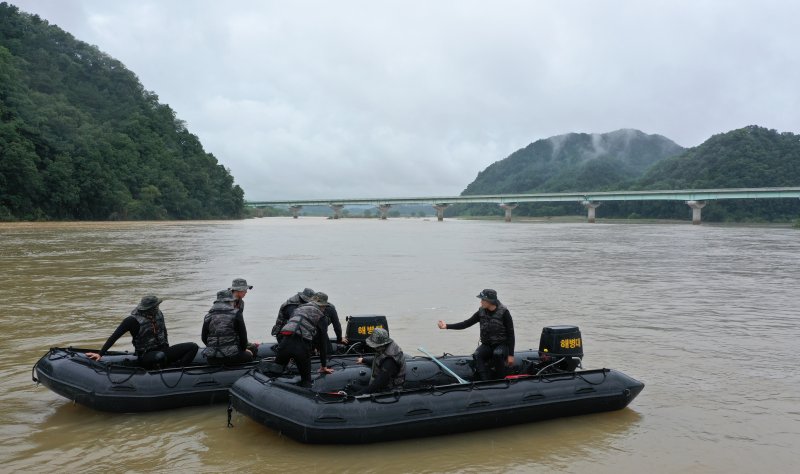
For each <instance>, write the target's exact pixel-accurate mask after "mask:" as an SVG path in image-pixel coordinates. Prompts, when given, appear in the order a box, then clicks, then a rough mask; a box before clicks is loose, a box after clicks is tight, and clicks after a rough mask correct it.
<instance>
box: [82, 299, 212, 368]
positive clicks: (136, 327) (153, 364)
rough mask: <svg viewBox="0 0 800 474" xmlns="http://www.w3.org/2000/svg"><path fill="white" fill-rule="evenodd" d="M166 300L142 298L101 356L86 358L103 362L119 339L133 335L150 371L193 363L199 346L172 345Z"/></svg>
mask: <svg viewBox="0 0 800 474" xmlns="http://www.w3.org/2000/svg"><path fill="white" fill-rule="evenodd" d="M162 301H164V300H162V299H161V298H158V297H157V296H153V295H148V296H145V297H144V298H142V300H141V301H140V302H139V305H138V306H136V308H134V310H133V311H131V314H130V316H128V317H127V318H125V319H123V320H122V323H120V325H119V327H117V330H116V331H114V334H112V335H111V337H109V338H108V340H107V341H106V343H105V344H104V345H103V348H102V349H100V353H99V354H98V353H96V352H87V353H86V356H87V357H89V358H90V359H92V360H100V359H101V358H102V357H103V356H104V355H106V352H107V351H108V350H109V349H110V348H111V346H113V345H114V343H115V342H117V339H119V338H120V337H121V336H122V335H123V334H125V333H126V332H130V333H131V337H132V338H133V347H134V348H135V349H136V356H137V357H138V358H139V363H140V364H141V365H142V366H143V367H145V368H148V369H150V368H162V367H167V366H170V365H172V366H174V365H179V366H184V365H188V364H190V363H191V362H192V361H193V360H194V356H195V354H197V349H198V347H197V344H195V343H194V342H184V343H181V344H175V345H174V346H170V345H169V341H168V340H167V326H166V325H165V324H164V313H162V312H161V310H160V309H158V306H159V305H160V304H161V302H162Z"/></svg>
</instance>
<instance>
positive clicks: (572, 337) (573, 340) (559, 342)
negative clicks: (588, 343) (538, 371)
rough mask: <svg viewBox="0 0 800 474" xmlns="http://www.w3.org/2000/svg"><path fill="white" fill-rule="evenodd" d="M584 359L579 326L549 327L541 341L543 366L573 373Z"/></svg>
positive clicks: (543, 330)
mask: <svg viewBox="0 0 800 474" xmlns="http://www.w3.org/2000/svg"><path fill="white" fill-rule="evenodd" d="M582 359H583V340H582V339H581V330H580V329H578V326H547V327H544V328H542V336H541V338H540V339H539V360H540V361H541V362H540V365H542V366H551V367H552V368H555V369H557V370H561V371H566V372H573V371H574V370H575V369H576V368H577V367H578V366H579V365H580V364H581V360H582Z"/></svg>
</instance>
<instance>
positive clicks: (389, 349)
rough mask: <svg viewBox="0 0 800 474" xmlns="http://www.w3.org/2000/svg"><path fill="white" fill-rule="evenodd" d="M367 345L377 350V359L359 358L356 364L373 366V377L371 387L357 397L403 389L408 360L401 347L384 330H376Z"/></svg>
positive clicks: (362, 390) (365, 388) (359, 392)
mask: <svg viewBox="0 0 800 474" xmlns="http://www.w3.org/2000/svg"><path fill="white" fill-rule="evenodd" d="M367 345H368V346H369V347H371V348H373V349H375V352H376V354H375V357H374V358H364V357H359V358H358V360H357V361H356V362H357V363H359V364H367V365H370V364H372V376H371V377H370V380H369V385H368V386H366V387H364V388H363V389H361V390H360V391H358V392H357V393H356V395H364V394H367V393H378V392H386V391H389V390H394V389H400V388H402V387H403V383H404V382H405V381H406V359H405V356H404V355H403V350H402V349H400V346H398V345H397V343H396V342H394V340H393V339H392V338H390V337H389V332H388V331H387V330H386V329H383V328H375V330H374V331H372V334H370V336H369V337H368V338H367Z"/></svg>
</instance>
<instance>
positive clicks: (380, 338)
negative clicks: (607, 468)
mask: <svg viewBox="0 0 800 474" xmlns="http://www.w3.org/2000/svg"><path fill="white" fill-rule="evenodd" d="M391 342H393V341H392V338H391V337H389V331H387V330H386V329H383V328H375V330H373V331H372V334H370V335H369V337H368V338H367V345H368V346H369V347H371V348H373V349H375V348H377V347H381V346H385V345H386V344H389V343H391Z"/></svg>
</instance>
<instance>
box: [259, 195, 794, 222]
mask: <svg viewBox="0 0 800 474" xmlns="http://www.w3.org/2000/svg"><path fill="white" fill-rule="evenodd" d="M787 198H795V199H800V187H791V188H728V189H690V190H656V191H611V192H607V191H605V192H575V193H532V194H486V195H472V196H439V197H411V198H355V199H308V200H280V201H249V202H246V203H245V205H246V206H248V207H255V208H258V207H265V206H287V207H288V208H289V210H290V211H291V212H292V216H293V217H294V218H295V219H297V217H298V216H299V213H300V211H301V210H302V209H303V206H329V207H330V208H331V209H332V210H333V218H334V219H338V218H339V217H341V211H342V209H343V208H344V206H347V205H371V206H375V207H376V208H378V211H379V212H380V217H381V219H386V217H387V214H388V213H389V210H390V209H391V207H392V206H397V205H408V204H412V205H413V204H423V205H425V204H428V205H431V206H433V208H434V209H436V216H437V218H438V220H439V221H442V220H444V210H445V209H447V207H448V206H450V205H452V204H475V203H494V204H498V205H499V206H500V207H501V208H502V209H504V210H505V220H506V222H510V221H511V213H512V211H513V210H514V208H516V207H517V206H518V205H519V204H520V203H525V202H579V203H581V204H582V205H583V206H584V207H585V208H586V209H587V213H588V215H587V217H588V221H589V222H590V223H593V222H594V221H595V210H596V209H597V208H598V207H599V206H600V205H601V204H602V203H603V202H606V201H683V202H685V203H686V204H687V205H688V206H689V208H691V210H692V224H700V221H701V209H703V207H704V206H705V205H706V204H707V203H708V201H713V200H718V199H787Z"/></svg>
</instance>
